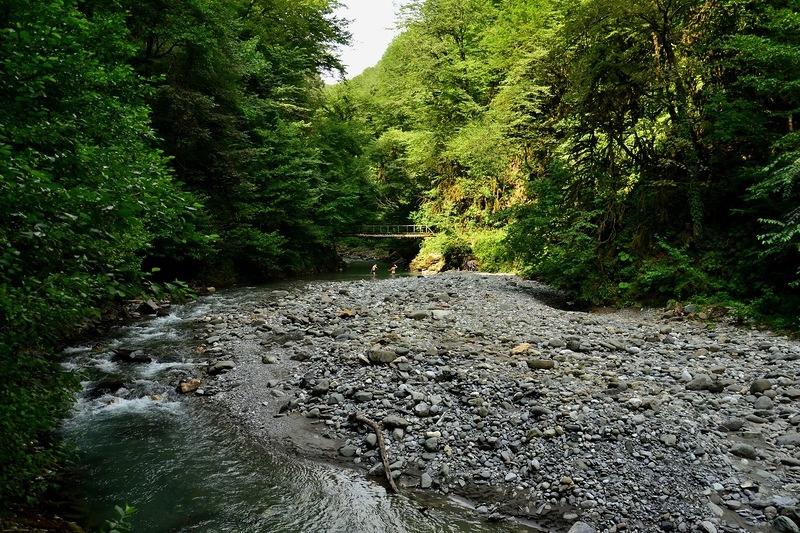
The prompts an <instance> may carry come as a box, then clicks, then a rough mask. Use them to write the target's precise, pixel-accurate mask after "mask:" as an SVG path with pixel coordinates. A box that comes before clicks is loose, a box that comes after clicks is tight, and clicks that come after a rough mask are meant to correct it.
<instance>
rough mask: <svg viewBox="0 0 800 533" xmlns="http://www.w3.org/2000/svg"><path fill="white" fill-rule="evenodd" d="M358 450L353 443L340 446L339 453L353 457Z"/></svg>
mask: <svg viewBox="0 0 800 533" xmlns="http://www.w3.org/2000/svg"><path fill="white" fill-rule="evenodd" d="M356 451H358V448H356V447H355V446H353V445H352V444H345V445H344V446H342V447H341V448H339V455H341V456H342V457H353V456H355V454H356Z"/></svg>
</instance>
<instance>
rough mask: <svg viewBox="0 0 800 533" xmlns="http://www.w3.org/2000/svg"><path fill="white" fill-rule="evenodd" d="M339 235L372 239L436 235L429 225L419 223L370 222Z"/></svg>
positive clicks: (424, 237) (417, 237) (421, 237)
mask: <svg viewBox="0 0 800 533" xmlns="http://www.w3.org/2000/svg"><path fill="white" fill-rule="evenodd" d="M339 235H340V236H342V237H367V238H374V239H427V238H430V237H434V236H436V233H435V232H434V231H433V230H432V229H431V227H430V226H423V225H420V224H372V225H367V226H357V227H354V228H352V229H351V230H348V231H345V232H342V233H340V234H339Z"/></svg>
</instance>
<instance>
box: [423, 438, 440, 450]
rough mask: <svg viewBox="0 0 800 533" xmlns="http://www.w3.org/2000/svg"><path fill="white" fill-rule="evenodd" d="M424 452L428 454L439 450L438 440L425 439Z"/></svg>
mask: <svg viewBox="0 0 800 533" xmlns="http://www.w3.org/2000/svg"><path fill="white" fill-rule="evenodd" d="M424 447H425V450H427V451H429V452H435V451H438V450H439V439H438V438H436V437H431V438H429V439H425V445H424Z"/></svg>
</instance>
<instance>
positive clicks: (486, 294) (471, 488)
mask: <svg viewBox="0 0 800 533" xmlns="http://www.w3.org/2000/svg"><path fill="white" fill-rule="evenodd" d="M211 297H212V298H214V297H216V296H211ZM257 298H258V301H253V302H252V305H251V307H250V308H247V309H229V310H228V312H222V313H219V314H218V315H215V316H212V317H210V319H209V320H206V321H205V323H204V324H202V325H199V326H198V327H199V328H203V329H202V331H206V332H207V333H206V334H207V335H208V337H209V338H215V340H214V349H215V350H217V349H219V350H218V351H217V352H215V353H225V358H226V361H225V364H224V365H223V366H224V369H223V368H220V367H216V368H219V369H220V370H221V372H220V373H219V375H217V376H216V377H213V378H212V379H213V380H215V381H213V383H214V384H215V385H214V387H211V386H209V387H206V388H207V389H208V388H216V390H212V392H211V393H209V392H208V391H207V396H206V398H208V401H216V402H219V403H220V404H222V405H223V406H225V407H226V408H228V410H229V412H231V413H232V414H236V416H237V417H239V418H237V420H239V421H240V422H239V423H241V424H242V425H243V426H244V427H246V428H250V430H251V431H253V432H254V433H256V434H257V433H258V432H265V433H266V434H269V422H267V423H266V424H265V422H264V419H263V416H264V415H263V413H264V412H265V410H268V409H270V408H275V409H277V406H276V405H277V404H278V402H275V404H273V403H270V402H268V405H267V406H263V407H260V410H259V409H253V408H252V407H253V406H254V405H261V402H264V401H267V400H268V399H269V398H270V396H269V395H268V391H269V390H281V391H282V392H284V393H286V395H287V396H288V397H289V398H290V399H291V401H290V403H289V404H288V405H289V406H290V408H289V411H291V412H295V413H297V414H300V415H303V416H305V417H306V418H310V419H312V422H311V423H312V424H318V427H319V428H320V432H323V431H324V432H326V436H328V437H330V438H335V439H338V440H340V441H341V444H340V445H339V448H338V450H339V454H340V455H341V456H342V457H343V458H344V459H343V460H345V461H349V462H353V461H354V460H356V461H359V463H358V464H359V466H360V467H363V468H364V469H365V470H369V471H371V472H374V473H375V474H376V475H382V471H383V469H382V466H380V464H381V459H380V457H379V454H378V453H377V451H376V449H375V448H376V446H377V439H376V436H375V434H374V433H371V432H370V431H369V430H367V429H366V428H365V427H364V426H362V425H360V424H357V423H354V422H350V421H349V419H348V417H349V415H350V414H352V413H354V412H359V413H362V414H363V415H364V416H366V417H368V418H370V419H371V420H374V421H376V422H379V423H380V424H382V426H383V428H384V437H385V440H386V446H387V452H388V454H389V457H390V458H391V459H390V460H391V461H394V462H393V464H392V477H393V478H395V479H396V481H397V482H398V483H399V484H400V485H401V486H419V487H422V488H428V489H430V490H439V491H441V492H443V493H447V494H464V495H469V497H470V498H472V499H473V500H475V501H474V503H475V507H476V508H477V509H480V510H481V512H483V513H484V514H489V510H490V509H491V513H492V515H493V516H494V515H495V514H496V513H500V514H507V515H515V516H519V517H521V518H526V519H530V520H533V521H536V519H537V517H540V516H541V514H540V513H546V512H547V511H548V510H555V509H558V508H561V506H564V507H563V508H561V512H560V513H558V515H559V517H561V518H560V519H561V520H563V523H560V524H559V525H558V527H556V529H557V530H561V531H567V530H569V531H571V532H581V533H584V532H586V533H588V532H593V531H658V530H664V531H705V532H707V533H712V532H716V531H726V532H746V531H751V530H755V529H761V528H767V527H775V528H776V529H779V528H784V529H779V530H785V531H794V530H793V529H791V524H790V522H791V523H792V524H793V522H792V521H791V520H789V519H788V518H787V519H786V520H789V521H788V522H787V521H786V520H784V519H783V518H784V517H783V516H782V515H783V514H788V513H790V512H794V509H795V508H797V507H798V506H800V500H798V494H800V491H799V490H798V488H799V486H798V483H800V471H799V470H800V433H798V426H800V405H798V402H797V398H798V397H799V396H798V395H799V394H800V393H799V392H798V391H800V346H799V345H798V343H797V341H794V340H791V339H789V338H786V337H782V336H779V335H776V334H774V333H771V332H768V331H761V330H758V329H755V328H751V327H747V326H745V327H737V326H735V325H734V324H731V323H728V322H725V321H724V320H725V319H724V318H723V319H721V320H723V321H717V322H715V323H714V324H713V327H709V325H708V323H707V321H706V320H693V319H692V318H691V317H688V316H676V315H675V314H674V313H671V312H669V310H666V309H626V310H618V311H613V312H606V311H603V312H582V311H576V310H572V309H570V308H569V306H567V305H566V304H565V303H564V299H563V298H562V297H560V295H559V294H558V293H557V292H556V291H553V290H552V289H550V288H548V287H546V286H544V285H542V284H540V283H537V282H535V281H530V280H523V279H520V278H518V277H513V276H507V275H484V274H479V273H474V272H448V273H443V274H439V275H435V276H426V277H398V278H396V279H385V280H383V279H380V280H371V279H367V280H356V281H347V282H330V281H318V282H310V283H308V284H305V285H302V286H298V288H293V289H291V290H287V291H280V292H273V293H272V294H269V293H259V294H258V296H257ZM253 309H257V310H258V314H257V319H253V318H252V315H253ZM684 309H686V308H685V307H684ZM345 311H348V312H347V313H345ZM208 323H212V324H214V326H213V327H214V328H215V329H213V330H206V329H204V328H205V327H206V326H207V325H208ZM334 333H336V335H335V336H333V334H334ZM208 346H209V347H210V344H209V345H208ZM777 357H780V359H776V358H777ZM228 359H229V360H230V361H227V360H228ZM262 361H263V362H262ZM209 368H211V366H210V367H209ZM276 380H277V381H276ZM267 382H269V385H268V386H264V385H263V383H267ZM258 383H262V385H261V386H260V387H259V386H257V384H258ZM284 404H285V400H284ZM267 420H271V419H269V418H267ZM281 420H285V419H281ZM759 495H770V496H769V497H768V498H764V499H761V500H760V499H759ZM482 499H485V500H483V501H482ZM711 502H716V504H719V505H715V506H716V507H717V508H718V509H720V511H719V512H720V513H721V515H718V514H716V513H715V512H712V510H711V507H709V505H708V504H709V503H711ZM723 508H724V511H723ZM567 511H569V512H567ZM726 513H728V514H731V513H735V514H736V515H738V518H737V520H726V517H727V516H728V514H726ZM565 514H567V515H569V517H570V520H566V519H564V518H563V516H564V515H565ZM776 517H777V518H776ZM576 520H580V521H579V522H576ZM770 520H772V522H771V526H770Z"/></svg>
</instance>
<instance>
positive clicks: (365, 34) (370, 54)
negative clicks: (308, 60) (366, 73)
mask: <svg viewBox="0 0 800 533" xmlns="http://www.w3.org/2000/svg"><path fill="white" fill-rule="evenodd" d="M341 2H342V4H344V5H345V7H343V8H342V9H340V10H337V11H336V15H337V16H339V17H343V18H345V19H347V20H349V21H351V22H350V25H349V26H348V30H349V31H350V33H352V34H353V43H352V45H351V46H349V47H347V48H342V49H341V50H340V57H341V58H342V63H344V64H345V66H346V67H347V76H346V77H347V78H348V79H349V78H352V77H354V76H358V75H359V74H361V72H363V70H364V69H365V68H367V67H372V66H374V65H375V64H376V63H377V62H378V61H379V60H380V58H381V56H383V53H384V52H385V51H386V48H387V47H388V46H389V43H390V42H391V41H392V38H393V37H394V36H395V35H396V34H397V30H395V29H394V25H395V18H396V17H395V13H396V12H397V10H398V9H399V6H400V5H401V4H403V1H402V0H341ZM326 81H328V82H331V81H333V80H326Z"/></svg>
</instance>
